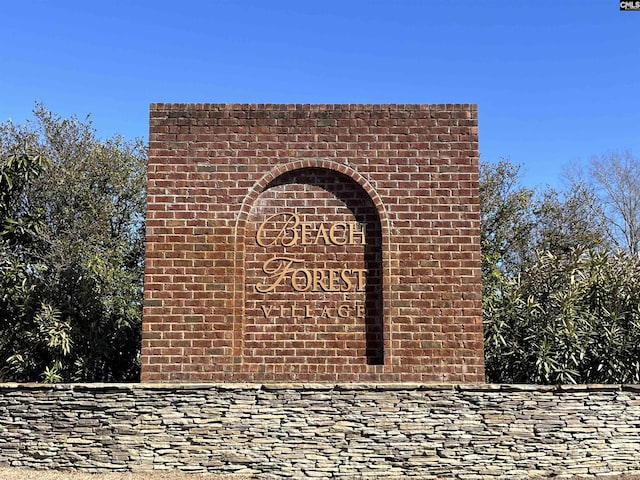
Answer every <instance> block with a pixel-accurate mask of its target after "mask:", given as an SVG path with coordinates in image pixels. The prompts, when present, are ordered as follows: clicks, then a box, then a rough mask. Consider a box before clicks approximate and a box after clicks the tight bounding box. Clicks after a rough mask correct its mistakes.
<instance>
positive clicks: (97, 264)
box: [0, 106, 146, 381]
mask: <svg viewBox="0 0 640 480" xmlns="http://www.w3.org/2000/svg"><path fill="white" fill-rule="evenodd" d="M20 149H22V150H23V151H26V150H27V149H28V151H30V152H37V156H36V155H35V154H32V156H31V157H24V155H23V157H20V158H32V159H36V158H37V159H42V161H41V162H40V164H39V165H40V169H39V170H38V171H37V172H33V174H31V175H24V174H21V173H20V172H18V173H17V174H14V173H12V174H11V175H10V176H12V177H15V178H16V179H17V180H18V182H17V183H16V182H15V181H13V182H12V184H13V185H14V187H12V188H13V193H11V194H10V195H8V196H7V195H5V198H0V200H1V201H2V207H0V208H2V209H4V211H5V215H4V216H5V217H6V220H5V221H4V223H5V224H6V225H8V226H9V227H10V228H9V227H6V226H5V228H4V232H5V233H4V234H3V236H2V238H1V239H0V248H2V249H3V250H4V252H5V253H6V255H5V257H4V259H5V260H4V261H3V262H2V263H0V269H2V272H1V273H2V276H3V278H4V279H6V281H5V282H2V283H1V284H0V289H1V290H0V299H2V303H1V304H0V315H1V319H2V324H1V325H0V338H2V341H0V365H1V366H2V368H1V371H2V373H3V376H4V378H5V379H6V380H18V381H27V380H29V381H34V380H46V381H117V380H134V379H137V378H138V372H139V359H138V357H139V347H140V332H141V310H142V272H143V247H144V208H145V185H146V150H145V147H144V145H143V144H142V143H141V142H140V141H134V142H127V141H125V140H124V139H122V138H121V137H117V136H116V137H114V138H111V139H107V140H101V139H99V138H97V136H96V133H95V131H94V130H93V128H92V125H91V122H90V121H89V119H86V120H84V121H81V120H80V119H78V118H77V117H72V118H69V119H64V118H61V117H60V116H57V115H54V114H52V113H51V112H49V111H48V110H47V109H46V108H44V107H43V106H38V107H37V108H36V110H35V111H34V120H33V121H32V122H29V123H27V124H26V125H22V126H16V125H14V124H12V123H11V122H7V123H5V124H2V125H0V155H1V158H2V159H3V165H5V171H9V170H7V169H8V168H9V166H10V164H13V165H15V160H13V161H12V160H11V159H12V158H15V154H16V153H15V152H16V151H20ZM12 155H14V157H12ZM27 163H28V162H27ZM31 164H34V162H31ZM15 185H19V186H20V189H19V192H18V190H16V187H15ZM0 211H1V210H0ZM30 226H34V227H33V228H31V227H30ZM18 227H20V228H18ZM36 227H37V228H36Z"/></svg>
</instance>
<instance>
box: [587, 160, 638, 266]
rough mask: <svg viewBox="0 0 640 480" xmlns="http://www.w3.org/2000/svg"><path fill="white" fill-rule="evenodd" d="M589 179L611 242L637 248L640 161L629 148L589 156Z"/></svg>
mask: <svg viewBox="0 0 640 480" xmlns="http://www.w3.org/2000/svg"><path fill="white" fill-rule="evenodd" d="M588 175H589V179H590V180H591V182H592V185H593V187H594V191H595V193H596V195H598V198H599V199H600V202H601V205H602V214H603V217H604V219H605V221H606V223H607V226H608V232H609V236H610V238H611V241H612V242H613V243H614V245H616V246H617V247H619V248H623V249H625V250H628V251H629V252H631V253H638V252H639V251H640V160H638V159H637V158H636V157H634V156H633V155H632V153H631V151H629V150H625V151H624V152H622V153H619V152H612V153H607V154H605V155H602V156H600V157H593V158H592V159H591V163H590V168H589V170H588Z"/></svg>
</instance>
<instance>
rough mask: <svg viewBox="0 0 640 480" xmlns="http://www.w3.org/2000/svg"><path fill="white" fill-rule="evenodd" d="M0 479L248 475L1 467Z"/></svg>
mask: <svg viewBox="0 0 640 480" xmlns="http://www.w3.org/2000/svg"><path fill="white" fill-rule="evenodd" d="M0 480H250V477H246V476H241V475H210V474H199V473H181V472H172V473H166V472H165V473H155V472H154V473H79V472H58V471H53V470H28V469H23V468H10V467H1V468H0Z"/></svg>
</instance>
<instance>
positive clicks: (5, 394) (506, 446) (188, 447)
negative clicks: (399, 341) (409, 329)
mask: <svg viewBox="0 0 640 480" xmlns="http://www.w3.org/2000/svg"><path fill="white" fill-rule="evenodd" d="M0 464H5V465H13V466H22V467H31V468H47V469H51V468H54V469H63V470H68V469H77V470H84V471H96V472H97V471H103V472H104V471H147V470H167V469H176V470H183V471H192V472H214V473H242V474H247V475H250V476H255V477H256V478H269V477H277V478H287V477H292V478H305V477H320V478H394V477H395V478H411V477H415V478H461V479H462V478H464V479H489V478H526V477H530V476H533V475H549V476H551V475H582V476H593V477H595V476H598V475H602V474H611V473H640V387H634V386H624V387H620V386H576V387H539V386H497V385H421V384H386V385H383V384H348V385H347V384H322V385H318V384H298V385H293V384H290V385H285V384H278V385H250V384H202V385H188V384H184V385H162V384H157V385H145V384H142V385H137V384H136V385H133V384H132V385H55V386H43V385H15V384H5V385H2V386H0Z"/></svg>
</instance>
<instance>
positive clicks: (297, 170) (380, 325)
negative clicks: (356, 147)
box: [233, 159, 391, 365]
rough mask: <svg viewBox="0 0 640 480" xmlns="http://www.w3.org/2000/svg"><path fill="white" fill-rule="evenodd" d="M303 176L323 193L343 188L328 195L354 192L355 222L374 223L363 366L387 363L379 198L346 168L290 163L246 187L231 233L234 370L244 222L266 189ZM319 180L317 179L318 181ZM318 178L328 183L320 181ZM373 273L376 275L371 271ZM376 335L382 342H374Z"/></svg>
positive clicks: (238, 356)
mask: <svg viewBox="0 0 640 480" xmlns="http://www.w3.org/2000/svg"><path fill="white" fill-rule="evenodd" d="M305 176H306V177H309V176H312V177H313V178H315V179H316V180H314V181H316V182H324V184H323V185H321V187H322V188H325V189H326V188H328V189H332V188H333V187H332V185H331V184H332V183H335V184H340V185H342V187H337V188H333V190H334V191H333V192H332V193H334V194H335V195H336V196H337V197H338V198H340V196H344V194H345V191H346V190H347V189H349V190H352V191H356V192H357V195H358V198H360V199H361V200H362V201H361V202H359V203H360V205H359V206H355V208H354V214H355V216H356V218H358V217H360V221H363V222H368V223H371V222H372V221H373V222H375V223H376V224H377V227H376V228H373V229H372V230H373V233H375V235H374V237H371V238H369V234H367V237H368V240H367V245H366V247H365V248H366V254H365V258H367V259H368V260H367V269H368V270H370V271H371V272H373V273H372V275H373V274H375V276H376V279H375V281H370V282H367V290H366V297H367V300H366V313H365V317H366V322H367V325H366V332H367V333H366V335H367V339H366V340H367V345H368V348H367V355H366V356H367V364H370V365H380V364H389V363H390V346H391V328H390V325H389V321H388V320H387V319H388V318H389V315H388V310H389V299H390V295H389V291H390V290H389V284H390V276H389V272H390V268H389V261H390V260H389V251H388V245H389V236H390V228H389V219H388V216H387V214H386V211H385V208H384V204H383V202H382V200H381V198H380V196H379V195H378V193H377V192H376V190H375V188H374V187H373V185H372V184H371V183H370V182H369V181H368V180H367V179H366V178H365V177H363V176H362V175H361V174H360V173H358V172H357V171H355V170H354V169H353V168H351V167H350V166H348V165H345V164H342V163H339V162H336V161H332V160H326V159H305V160H295V161H292V162H289V163H286V164H280V165H278V166H276V167H274V168H273V169H272V170H271V171H269V172H268V173H267V174H266V175H264V176H263V177H262V178H261V179H260V180H259V181H258V182H257V183H256V184H255V185H254V186H253V188H251V190H250V191H249V192H248V194H247V196H246V197H245V199H244V201H243V203H242V205H241V208H240V211H239V214H238V216H237V218H236V225H235V229H234V245H235V255H234V276H235V281H234V292H233V298H234V301H233V357H234V358H233V361H234V363H235V364H236V365H237V364H241V363H243V362H244V356H245V355H244V339H245V294H246V290H245V283H246V269H245V261H246V245H247V242H246V234H247V222H248V219H249V215H250V212H251V210H252V208H253V206H254V205H255V203H256V201H257V200H258V199H259V197H260V195H261V194H263V193H265V192H266V191H267V190H269V189H272V188H277V187H282V186H286V185H288V184H290V183H292V182H294V181H300V178H303V179H304V178H305ZM318 178H319V179H320V180H317V179H318ZM323 178H325V179H327V180H324V181H323V180H322V179H323ZM329 179H330V180H331V181H329ZM345 185H346V186H347V187H345ZM352 198H353V195H352V196H351V197H349V198H346V197H345V200H346V201H347V203H348V201H349V199H352ZM352 203H354V202H353V201H352ZM352 206H353V205H352ZM363 211H366V212H370V213H371V212H373V219H372V216H371V215H370V214H363V213H362V212H363ZM363 215H364V216H363ZM366 215H368V216H366ZM365 216H366V218H365ZM374 270H377V271H375V272H374ZM378 336H380V337H381V338H380V339H378V338H377V337H378ZM369 347H371V348H369Z"/></svg>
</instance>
